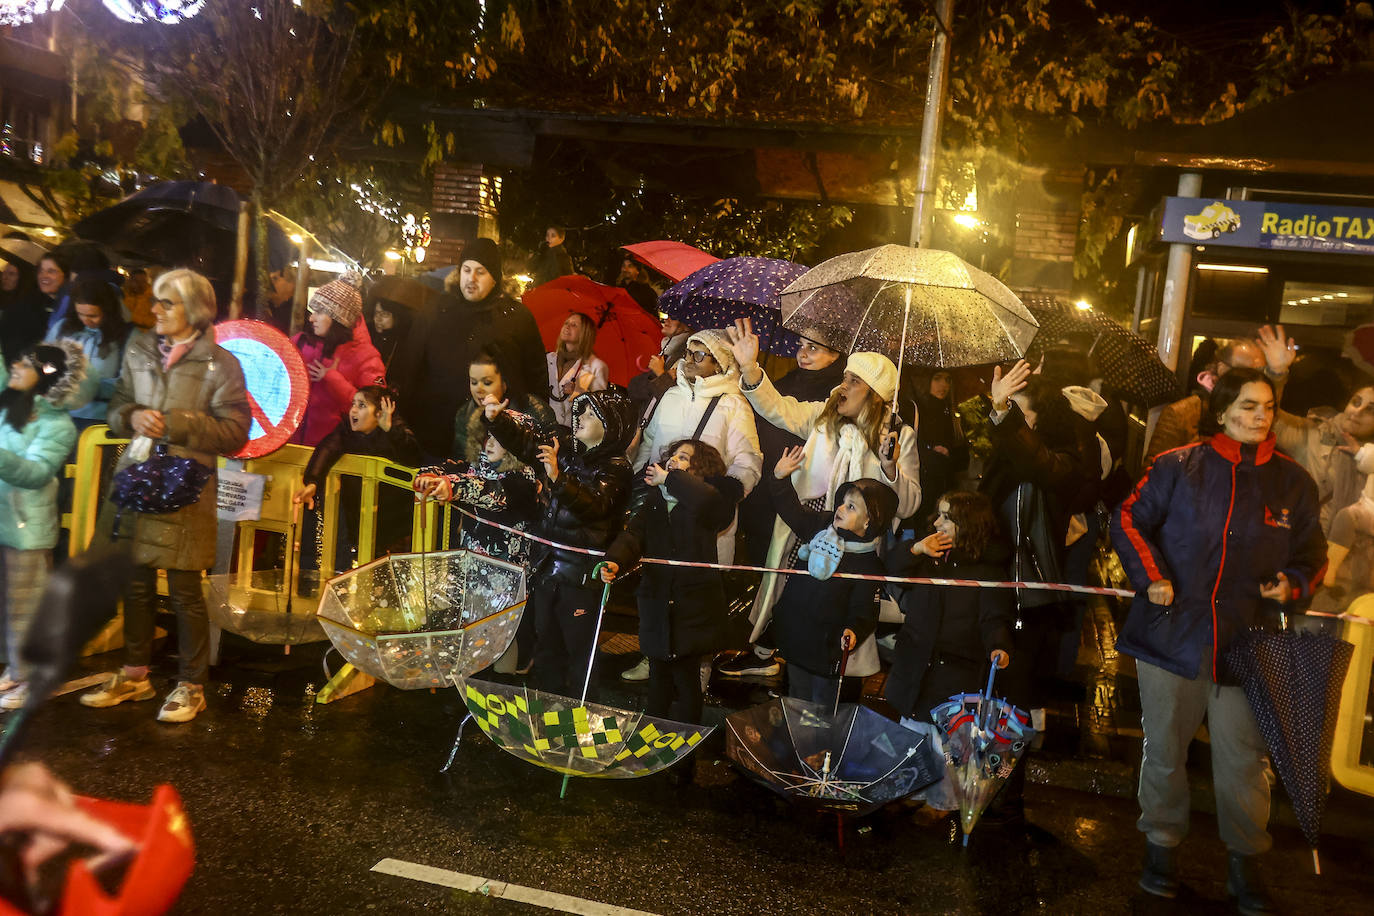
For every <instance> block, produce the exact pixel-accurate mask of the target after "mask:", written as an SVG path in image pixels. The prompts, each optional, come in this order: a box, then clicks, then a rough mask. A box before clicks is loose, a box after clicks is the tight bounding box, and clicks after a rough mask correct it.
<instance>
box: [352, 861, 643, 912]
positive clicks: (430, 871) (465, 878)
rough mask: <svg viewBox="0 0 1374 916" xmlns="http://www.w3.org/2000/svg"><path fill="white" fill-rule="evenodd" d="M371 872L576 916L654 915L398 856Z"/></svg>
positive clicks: (374, 867) (381, 863)
mask: <svg viewBox="0 0 1374 916" xmlns="http://www.w3.org/2000/svg"><path fill="white" fill-rule="evenodd" d="M372 871H375V872H377V873H379V874H383V875H395V876H396V877H398V878H409V879H410V880H412V881H423V882H425V883H426V884H437V885H439V886H440V887H451V888H455V889H457V890H460V891H467V892H468V893H470V894H482V895H484V896H487V897H500V898H502V899H504V900H514V901H516V902H517V903H528V904H530V905H531V906H538V907H543V908H544V909H546V910H555V911H557V912H559V913H576V914H578V916H654V914H652V913H647V912H645V911H644V910H632V909H629V908H628V907H623V906H613V905H611V904H609V903H598V902H597V901H595V900H585V899H583V898H581V897H569V896H568V895H566V894H555V893H553V892H552V891H541V890H539V889H538V888H535V887H525V886H524V885H523V884H509V883H507V882H505V881H494V880H492V879H491V878H483V877H481V876H479V875H468V874H464V873H463V872H460V871H449V870H448V869H445V868H433V867H432V866H429V865H420V864H418V863H415V862H405V861H402V860H401V859H383V860H382V861H380V862H378V863H377V864H376V865H374V866H372Z"/></svg>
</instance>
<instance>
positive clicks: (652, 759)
mask: <svg viewBox="0 0 1374 916" xmlns="http://www.w3.org/2000/svg"><path fill="white" fill-rule="evenodd" d="M458 690H459V692H460V693H461V694H462V697H463V702H465V703H466V704H467V707H468V711H469V712H470V713H472V717H473V719H475V720H476V722H477V724H478V726H479V727H480V728H481V729H482V732H483V733H484V734H485V735H486V736H487V737H488V738H490V739H491V740H492V741H493V742H495V743H496V745H497V747H500V748H501V749H502V750H504V751H505V752H506V753H508V754H511V755H513V756H515V757H519V758H520V759H521V760H524V761H525V762H526V763H532V764H534V765H535V766H538V767H543V768H544V769H546V770H552V771H554V772H555V773H561V774H563V775H564V776H591V777H595V778H600V779H634V778H636V777H639V776H648V775H649V774H651V773H657V772H658V771H659V770H662V769H666V768H667V767H670V766H672V765H673V764H674V763H677V762H678V761H679V760H681V759H682V758H683V757H685V756H687V755H688V754H689V753H691V751H692V749H693V748H695V747H696V746H697V745H698V744H700V743H701V741H702V739H703V738H705V737H706V736H707V735H709V734H710V733H711V732H712V731H713V730H714V729H713V728H711V727H708V726H703V725H689V724H687V723H683V722H671V721H668V720H666V719H656V718H654V717H653V716H648V715H645V714H644V713H642V712H633V711H630V710H625V709H616V708H615V707H612V706H602V705H600V704H598V703H588V702H586V701H585V700H577V699H573V698H572V697H565V696H560V695H559V694H555V693H544V692H542V691H539V690H532V689H530V688H528V687H519V686H511V685H507V684H495V683H491V682H489V681H479V680H476V679H473V678H468V679H467V680H465V681H462V682H460V683H459V684H458Z"/></svg>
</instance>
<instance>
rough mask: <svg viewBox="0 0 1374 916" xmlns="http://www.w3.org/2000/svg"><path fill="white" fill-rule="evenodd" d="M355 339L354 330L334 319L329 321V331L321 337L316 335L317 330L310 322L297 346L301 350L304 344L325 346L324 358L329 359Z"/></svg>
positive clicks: (307, 323) (302, 331)
mask: <svg viewBox="0 0 1374 916" xmlns="http://www.w3.org/2000/svg"><path fill="white" fill-rule="evenodd" d="M352 339H353V329H352V328H346V327H344V326H343V325H341V324H339V323H338V322H337V321H335V320H334V319H332V318H331V319H329V330H328V331H325V332H324V336H323V337H320V336H319V335H318V334H316V333H315V329H314V328H312V327H311V326H310V322H309V321H307V322H306V323H305V328H304V329H302V330H301V341H300V344H298V345H297V346H296V349H298V350H299V349H300V346H301V345H302V344H307V343H311V344H324V358H325V359H329V358H330V357H331V356H333V355H334V351H335V350H337V349H339V347H340V346H341V345H342V344H346V343H348V342H349V341H350V340H352Z"/></svg>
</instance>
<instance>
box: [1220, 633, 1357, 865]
mask: <svg viewBox="0 0 1374 916" xmlns="http://www.w3.org/2000/svg"><path fill="white" fill-rule="evenodd" d="M1354 651H1355V647H1354V646H1352V645H1351V644H1350V643H1348V642H1346V641H1345V640H1343V639H1337V638H1336V637H1334V636H1331V635H1329V634H1326V633H1320V632H1315V631H1305V632H1295V631H1293V630H1283V631H1281V632H1275V631H1272V630H1258V629H1256V630H1248V631H1246V632H1245V633H1242V634H1241V635H1240V637H1238V638H1237V639H1236V641H1235V642H1234V643H1232V645H1231V648H1230V649H1228V650H1227V655H1226V659H1227V664H1228V665H1229V667H1230V669H1231V671H1232V672H1233V673H1234V674H1235V675H1236V676H1237V677H1239V678H1240V681H1241V684H1242V686H1243V687H1244V688H1245V697H1246V699H1247V700H1249V701H1250V709H1251V710H1253V711H1254V714H1255V722H1256V724H1257V725H1258V726H1259V730H1260V734H1261V735H1263V736H1264V743H1265V744H1266V745H1267V746H1268V747H1269V756H1270V758H1272V760H1273V761H1274V769H1275V770H1277V771H1278V774H1279V779H1281V780H1282V781H1283V787H1284V789H1286V790H1287V791H1288V798H1289V800H1291V801H1292V803H1293V814H1294V816H1295V817H1296V818H1297V820H1298V826H1299V827H1300V828H1302V835H1303V836H1304V837H1306V838H1307V842H1308V844H1309V845H1310V846H1311V847H1312V865H1313V867H1314V868H1315V869H1316V871H1317V874H1321V863H1320V861H1319V860H1318V859H1317V839H1318V837H1319V836H1320V833H1321V819H1322V811H1323V809H1325V807H1326V779H1327V773H1328V771H1329V770H1330V766H1331V746H1332V744H1333V743H1334V741H1335V737H1336V717H1337V715H1338V713H1339V712H1340V705H1341V687H1342V685H1343V684H1344V683H1345V672H1346V669H1347V668H1349V667H1350V658H1351V655H1352V654H1353V653H1354Z"/></svg>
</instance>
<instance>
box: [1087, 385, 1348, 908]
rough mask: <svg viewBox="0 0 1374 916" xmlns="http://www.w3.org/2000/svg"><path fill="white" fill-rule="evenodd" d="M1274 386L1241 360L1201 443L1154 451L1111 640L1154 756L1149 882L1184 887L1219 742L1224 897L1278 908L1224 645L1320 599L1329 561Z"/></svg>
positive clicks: (1147, 790) (1153, 889)
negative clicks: (1128, 671) (1195, 786)
mask: <svg viewBox="0 0 1374 916" xmlns="http://www.w3.org/2000/svg"><path fill="white" fill-rule="evenodd" d="M1274 412H1275V396H1274V385H1273V382H1271V381H1270V380H1269V379H1268V378H1267V377H1266V376H1265V375H1264V374H1263V373H1261V372H1258V371H1256V370H1253V369H1232V370H1231V371H1230V372H1227V373H1226V374H1225V375H1223V376H1221V377H1220V378H1219V379H1218V380H1217V383H1216V386H1215V387H1214V388H1213V389H1212V393H1211V396H1210V398H1209V401H1208V405H1207V407H1206V409H1205V410H1204V413H1203V422H1204V423H1206V424H1208V425H1209V426H1210V429H1205V430H1204V434H1208V433H1210V438H1205V439H1203V441H1202V442H1199V443H1196V444H1194V445H1190V446H1184V447H1183V448H1179V449H1174V450H1173V451H1169V452H1164V453H1163V454H1161V455H1159V456H1158V457H1157V458H1156V459H1155V462H1154V465H1153V466H1152V467H1151V468H1150V470H1149V472H1148V473H1147V474H1146V475H1145V477H1143V478H1142V479H1141V481H1140V483H1138V484H1137V485H1136V488H1135V491H1134V492H1133V493H1132V494H1131V495H1130V496H1129V497H1128V498H1127V499H1126V501H1125V502H1123V503H1122V504H1121V506H1120V508H1118V509H1117V510H1116V513H1115V514H1114V516H1113V518H1112V541H1113V543H1114V544H1115V545H1116V549H1117V552H1118V553H1119V554H1120V556H1121V561H1122V564H1123V565H1124V566H1125V568H1126V573H1127V575H1128V576H1129V577H1130V580H1131V585H1132V586H1133V587H1134V588H1135V590H1136V595H1135V599H1134V600H1133V601H1132V604H1131V611H1130V615H1129V616H1128V617H1127V620H1126V624H1125V626H1124V627H1123V628H1122V630H1121V636H1120V638H1119V639H1118V640H1117V644H1116V647H1117V649H1118V650H1119V651H1121V652H1124V653H1126V654H1127V655H1131V656H1134V657H1135V659H1136V672H1137V677H1138V679H1139V684H1140V705H1141V710H1142V715H1141V723H1142V727H1143V728H1144V731H1145V750H1144V756H1143V759H1142V761H1141V769H1140V787H1139V792H1138V796H1137V797H1138V800H1139V802H1140V811H1141V814H1140V820H1139V821H1138V825H1139V828H1140V830H1141V832H1142V833H1144V834H1145V836H1146V853H1145V866H1144V870H1143V872H1142V874H1141V877H1140V886H1141V888H1142V889H1144V890H1146V891H1148V892H1149V893H1152V894H1157V895H1159V896H1162V897H1173V896H1174V895H1175V894H1176V893H1177V892H1178V872H1177V862H1176V860H1175V855H1174V850H1175V848H1176V847H1177V846H1178V844H1179V843H1180V842H1182V840H1183V837H1184V834H1186V833H1187V830H1188V814H1189V795H1188V776H1187V770H1186V769H1185V766H1184V764H1185V761H1186V760H1187V753H1188V744H1189V742H1191V741H1192V739H1193V735H1194V734H1195V733H1196V732H1197V729H1198V726H1199V725H1201V724H1202V721H1203V719H1204V718H1205V719H1206V720H1207V731H1208V734H1209V735H1210V736H1211V746H1212V778H1213V784H1214V791H1215V793H1216V803H1217V827H1218V831H1219V832H1220V834H1221V839H1222V841H1223V842H1225V844H1226V848H1227V850H1228V851H1229V862H1228V868H1227V880H1226V886H1227V891H1228V892H1229V893H1230V894H1231V895H1232V896H1233V897H1237V898H1238V901H1237V902H1238V905H1239V908H1240V910H1241V912H1244V913H1248V912H1269V911H1270V910H1269V908H1268V899H1267V895H1266V893H1265V891H1264V889H1263V887H1261V886H1260V884H1259V880H1258V873H1259V872H1258V867H1257V857H1258V856H1259V855H1260V854H1261V853H1264V852H1266V851H1267V850H1268V849H1269V847H1270V838H1269V834H1268V833H1267V832H1266V830H1265V826H1266V823H1267V822H1268V820H1269V783H1268V781H1267V780H1266V778H1265V765H1264V760H1263V757H1264V754H1265V746H1264V741H1263V740H1262V739H1261V737H1260V734H1259V730H1258V728H1257V727H1256V725H1255V718H1254V715H1253V714H1252V713H1251V711H1250V704H1249V703H1248V702H1247V701H1246V698H1245V692H1244V690H1242V689H1241V688H1240V687H1239V686H1238V685H1237V682H1236V680H1235V677H1234V675H1233V674H1232V673H1231V671H1230V670H1229V666H1228V665H1227V659H1226V655H1227V651H1228V650H1229V649H1230V648H1231V645H1232V642H1233V641H1234V640H1235V638H1236V637H1237V636H1238V635H1240V634H1241V633H1242V632H1244V631H1245V630H1247V629H1249V628H1251V627H1254V626H1259V625H1262V624H1267V623H1270V621H1272V620H1275V619H1276V618H1277V613H1276V612H1277V611H1279V610H1280V609H1281V608H1282V607H1283V606H1284V605H1286V604H1287V603H1288V602H1291V601H1295V600H1300V599H1302V598H1305V597H1306V596H1308V595H1310V594H1311V593H1312V589H1313V588H1314V587H1315V585H1316V584H1317V582H1318V576H1320V574H1321V570H1322V567H1323V566H1324V565H1325V563H1326V540H1325V538H1323V537H1322V531H1321V520H1320V517H1319V511H1320V510H1319V508H1318V497H1317V487H1316V484H1315V483H1313V481H1312V478H1311V476H1310V475H1308V474H1307V472H1306V471H1304V470H1303V469H1302V468H1301V467H1300V466H1299V465H1298V464H1297V463H1296V462H1294V461H1292V460H1290V459H1288V458H1286V457H1285V456H1284V455H1282V454H1281V453H1279V452H1277V451H1276V450H1275V448H1276V441H1275V438H1274V435H1273V432H1272V429H1271V427H1272V426H1273V422H1274Z"/></svg>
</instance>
